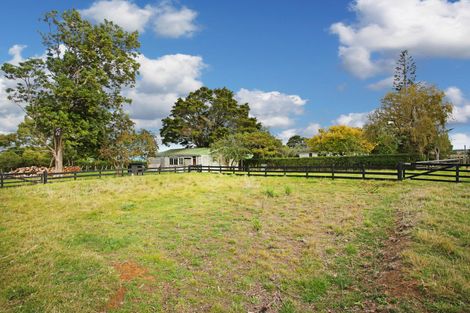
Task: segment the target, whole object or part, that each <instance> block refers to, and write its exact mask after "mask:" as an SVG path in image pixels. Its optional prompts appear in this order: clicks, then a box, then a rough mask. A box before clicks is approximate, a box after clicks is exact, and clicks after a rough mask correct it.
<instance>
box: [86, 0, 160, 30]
mask: <svg viewBox="0 0 470 313" xmlns="http://www.w3.org/2000/svg"><path fill="white" fill-rule="evenodd" d="M80 13H81V14H82V15H83V16H84V17H86V18H89V19H91V20H92V21H94V22H102V21H103V20H105V19H107V20H109V21H113V22H114V23H116V24H118V25H119V26H121V27H122V28H124V29H125V30H127V31H136V30H137V31H139V32H143V31H144V28H145V26H146V24H147V22H148V21H149V19H150V17H151V16H152V15H153V14H154V12H153V8H152V7H150V6H146V7H144V8H140V7H139V6H138V5H136V4H134V3H132V2H130V1H125V0H101V1H96V2H94V3H93V4H92V5H91V7H90V8H88V9H85V10H81V11H80Z"/></svg>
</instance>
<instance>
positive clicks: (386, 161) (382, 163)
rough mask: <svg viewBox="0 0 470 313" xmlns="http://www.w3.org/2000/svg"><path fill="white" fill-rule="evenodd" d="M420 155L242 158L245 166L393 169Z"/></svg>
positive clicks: (420, 158) (414, 159) (417, 159)
mask: <svg viewBox="0 0 470 313" xmlns="http://www.w3.org/2000/svg"><path fill="white" fill-rule="evenodd" d="M420 160H422V157H420V156H418V155H413V154H375V155H357V156H321V157H310V158H271V159H250V160H244V161H243V164H244V165H245V166H253V167H255V166H262V165H263V166H264V165H266V166H269V167H284V166H312V167H322V166H336V167H344V168H351V167H360V166H365V167H366V168H380V169H395V168H396V167H397V164H398V163H400V162H414V161H420Z"/></svg>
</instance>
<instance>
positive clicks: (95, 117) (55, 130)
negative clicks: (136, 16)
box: [2, 10, 139, 171]
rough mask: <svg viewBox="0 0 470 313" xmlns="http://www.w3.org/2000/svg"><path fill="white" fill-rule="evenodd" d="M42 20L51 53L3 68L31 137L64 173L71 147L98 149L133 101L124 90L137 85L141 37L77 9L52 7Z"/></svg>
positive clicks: (12, 95) (11, 93)
mask: <svg viewBox="0 0 470 313" xmlns="http://www.w3.org/2000/svg"><path fill="white" fill-rule="evenodd" d="M43 21H44V22H45V23H46V24H47V25H48V27H49V31H48V32H47V33H43V34H42V39H43V44H44V46H45V48H46V56H45V57H44V58H30V59H28V60H26V61H24V62H20V63H19V65H13V64H8V63H5V64H3V66H2V70H3V71H4V73H5V77H6V78H7V79H11V80H14V81H16V82H17V85H16V87H14V88H10V89H8V90H7V92H8V94H9V96H8V97H9V99H10V100H13V101H14V102H16V103H18V104H19V105H20V106H22V108H23V109H24V111H25V113H26V119H27V121H26V123H28V130H29V132H30V134H29V135H30V137H31V139H32V140H34V141H35V142H36V144H41V145H43V146H46V147H48V149H49V150H50V151H51V153H52V155H53V158H54V160H55V168H56V170H59V171H60V170H61V169H62V166H63V153H64V147H65V146H66V145H70V146H74V147H75V148H76V149H78V148H80V149H92V150H95V151H96V150H98V149H99V146H100V143H101V141H102V140H103V139H104V135H105V132H106V125H107V124H108V123H109V122H110V120H111V119H112V117H113V115H115V114H116V112H120V110H121V108H122V106H123V105H124V104H125V103H128V102H130V100H129V99H126V98H125V97H123V95H122V94H121V90H122V88H123V87H133V86H134V84H135V79H136V74H137V70H138V68H139V63H138V62H137V61H136V56H137V54H138V53H137V50H136V49H137V48H139V41H138V34H137V32H133V33H128V32H125V31H124V30H123V29H122V28H121V27H119V26H117V25H115V24H113V23H112V22H110V21H106V20H105V21H104V22H103V23H99V24H91V23H90V22H88V21H87V20H84V19H82V18H81V16H80V14H79V12H78V11H76V10H70V11H65V12H63V13H62V14H59V13H58V12H56V11H52V12H49V13H47V14H46V15H45V17H44V19H43Z"/></svg>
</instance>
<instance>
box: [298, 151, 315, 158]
mask: <svg viewBox="0 0 470 313" xmlns="http://www.w3.org/2000/svg"><path fill="white" fill-rule="evenodd" d="M316 156H318V153H316V152H301V153H299V158H311V157H316Z"/></svg>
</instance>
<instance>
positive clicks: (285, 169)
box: [284, 166, 287, 176]
mask: <svg viewBox="0 0 470 313" xmlns="http://www.w3.org/2000/svg"><path fill="white" fill-rule="evenodd" d="M286 171H287V168H286V166H284V176H286Z"/></svg>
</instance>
